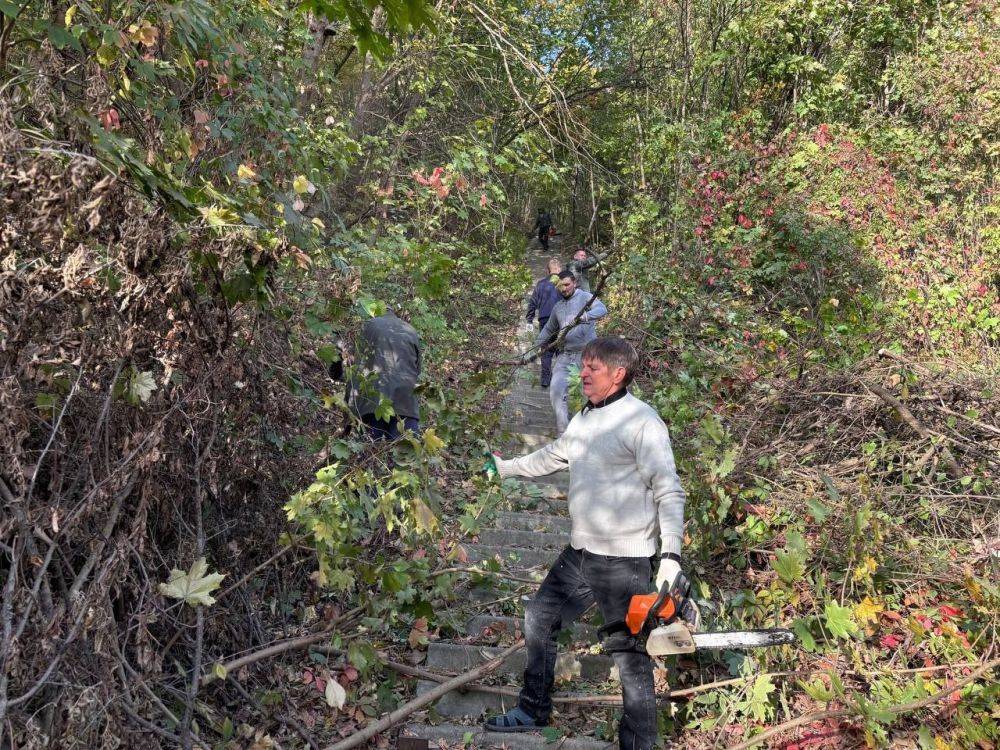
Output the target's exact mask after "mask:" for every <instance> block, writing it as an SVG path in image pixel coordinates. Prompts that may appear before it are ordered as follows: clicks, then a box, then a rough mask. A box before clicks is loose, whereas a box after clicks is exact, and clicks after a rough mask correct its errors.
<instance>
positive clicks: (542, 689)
mask: <svg viewBox="0 0 1000 750" xmlns="http://www.w3.org/2000/svg"><path fill="white" fill-rule="evenodd" d="M652 578H653V562H652V560H651V559H650V558H648V557H607V556H605V555H595V554H594V553H592V552H587V551H586V550H577V549H573V548H572V547H566V549H564V550H563V551H562V554H560V555H559V558H558V559H557V560H556V561H555V563H554V564H553V565H552V567H551V568H550V569H549V572H548V575H546V576H545V580H544V581H542V585H541V586H540V587H539V589H538V591H537V592H536V593H535V596H534V598H533V599H532V600H531V602H529V603H528V606H527V608H526V610H525V613H524V636H525V639H526V642H527V643H526V646H527V657H528V661H527V666H526V667H525V670H524V687H523V688H521V694H520V696H519V698H518V706H519V707H520V708H521V709H522V710H523V711H526V712H527V713H528V714H530V715H531V716H533V717H534V718H535V719H536V720H537V721H539V722H540V723H542V724H545V723H548V720H549V715H550V714H551V713H552V697H551V696H552V685H553V682H554V681H555V667H556V640H555V636H556V633H558V632H559V631H560V630H562V629H563V628H565V627H568V626H569V625H571V624H572V623H573V621H574V620H576V619H577V618H578V617H579V616H580V615H581V614H583V613H584V612H585V611H586V610H587V609H588V608H589V607H590V605H591V604H592V603H594V602H595V601H596V602H597V606H598V607H599V608H600V610H601V614H602V615H603V616H604V621H605V622H613V621H615V620H622V619H624V618H625V613H626V612H627V611H628V605H629V601H630V600H631V599H632V595H633V594H648V593H649V592H650V591H652V590H653V582H652ZM633 645H634V648H633V649H632V650H628V643H627V642H626V644H625V647H626V650H623V651H616V652H615V653H614V654H613V657H614V660H615V664H616V665H617V666H618V674H619V677H620V679H621V683H622V697H623V699H624V708H625V711H624V715H623V716H622V720H621V723H620V724H619V726H618V742H619V747H621V748H623V750H650V749H651V748H652V747H653V746H654V745H655V744H656V692H655V690H654V688H653V662H652V659H650V658H649V656H648V655H647V654H646V652H645V649H642V646H641V645H639V644H633Z"/></svg>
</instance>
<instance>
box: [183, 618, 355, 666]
mask: <svg viewBox="0 0 1000 750" xmlns="http://www.w3.org/2000/svg"><path fill="white" fill-rule="evenodd" d="M363 610H364V605H361V606H358V607H355V608H354V609H352V610H351V611H350V612H348V613H346V614H344V615H341V616H340V617H338V618H337V619H335V620H333V621H332V622H331V623H330V624H329V625H327V626H326V627H325V628H323V630H321V631H320V632H318V633H312V634H311V635H300V636H299V637H298V638H289V639H287V640H284V641H279V642H278V643H274V644H272V645H270V646H268V647H267V648H262V649H261V650H260V651H254V652H252V653H249V654H247V655H246V656H241V657H239V658H238V659H233V660H231V661H228V662H226V663H225V664H223V665H222V672H223V674H227V675H228V674H230V673H231V672H232V671H233V670H235V669H240V668H241V667H245V666H247V665H248V664H254V663H256V662H258V661H261V660H263V659H268V658H270V657H272V656H277V655H278V654H283V653H285V652H286V651H294V650H295V649H299V648H305V647H306V646H312V645H313V644H315V643H319V642H320V641H322V640H326V639H327V638H329V637H330V636H331V635H332V634H333V632H334V629H335V628H336V627H337V626H338V625H341V624H342V623H344V622H346V621H348V620H350V619H351V618H353V617H355V616H357V615H359V614H361V612H362V611H363ZM217 677H218V675H217V674H216V670H215V669H213V670H212V671H211V672H208V673H206V674H203V675H202V677H201V681H200V684H201V685H207V684H208V683H210V682H213V681H214V680H215V679H217Z"/></svg>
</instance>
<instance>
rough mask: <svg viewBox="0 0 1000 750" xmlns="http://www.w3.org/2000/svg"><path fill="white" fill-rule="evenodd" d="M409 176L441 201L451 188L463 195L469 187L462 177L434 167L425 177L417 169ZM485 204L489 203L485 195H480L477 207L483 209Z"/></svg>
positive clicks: (449, 192) (442, 168)
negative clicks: (431, 191) (432, 192)
mask: <svg viewBox="0 0 1000 750" xmlns="http://www.w3.org/2000/svg"><path fill="white" fill-rule="evenodd" d="M410 174H411V176H412V177H413V179H414V181H415V182H416V183H417V184H419V185H423V186H424V187H428V188H430V189H431V190H433V191H434V193H435V194H436V195H437V197H438V198H440V199H441V200H444V199H445V198H447V197H448V196H449V195H451V190H452V188H454V189H455V190H456V191H457V192H459V193H464V192H465V191H466V190H468V189H469V187H470V185H469V181H468V180H467V179H466V178H465V177H464V176H463V175H461V174H459V173H457V172H452V173H449V172H447V171H446V170H445V168H444V167H434V169H433V171H432V172H431V173H430V175H425V174H424V173H423V172H422V171H421V170H419V169H414V170H413V172H411V173H410ZM487 203H489V198H487V197H486V193H481V194H480V196H479V207H480V208H485V207H486V204H487Z"/></svg>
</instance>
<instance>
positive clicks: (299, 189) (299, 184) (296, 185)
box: [292, 174, 316, 195]
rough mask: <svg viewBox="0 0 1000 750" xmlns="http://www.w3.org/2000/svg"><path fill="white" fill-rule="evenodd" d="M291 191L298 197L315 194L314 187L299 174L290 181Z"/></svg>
mask: <svg viewBox="0 0 1000 750" xmlns="http://www.w3.org/2000/svg"><path fill="white" fill-rule="evenodd" d="M292 190H294V191H295V192H296V193H298V194H299V195H303V194H304V193H314V192H316V186H315V185H313V184H312V183H311V182H309V180H308V179H307V178H306V176H305V175H304V174H300V175H299V176H298V177H296V178H295V179H294V180H292Z"/></svg>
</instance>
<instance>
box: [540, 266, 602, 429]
mask: <svg viewBox="0 0 1000 750" xmlns="http://www.w3.org/2000/svg"><path fill="white" fill-rule="evenodd" d="M557 287H558V289H559V294H560V295H561V296H562V299H561V300H559V301H558V302H556V304H555V305H554V306H553V307H552V314H551V315H549V320H548V322H547V323H546V324H545V327H543V328H542V330H541V331H539V332H538V338H536V339H535V348H536V350H539V349H541V348H542V347H545V346H547V345H548V344H549V343H550V342H552V341H555V340H556V339H557V338H558V336H559V334H560V332H561V331H562V330H563V329H564V328H567V327H569V326H571V325H573V321H575V320H576V317H577V315H580V320H579V321H578V322H577V325H575V326H573V327H572V328H571V329H570V330H569V331H568V332H567V333H566V338H565V340H564V341H563V342H562V346H561V347H560V350H559V352H558V353H557V354H556V357H555V360H554V362H553V363H552V381H551V383H549V400H550V401H551V402H552V410H553V411H554V412H555V414H556V429H557V430H558V431H559V433H560V434H561V433H562V432H564V431H565V430H566V425H568V424H569V404H568V399H569V375H570V372H569V371H570V368H571V367H574V366H575V367H579V366H580V352H582V351H583V347H585V346H586V345H587V344H588V343H590V342H591V341H593V340H594V339H595V338H597V330H596V328H595V327H594V323H595V321H598V320H600V319H601V318H603V317H604V316H605V315H607V314H608V308H606V307H605V306H604V303H603V302H601V301H600V300H599V299H594V301H593V303H591V299H593V297H594V295H593V294H591V293H590V292H584V291H582V290H580V289H577V288H576V278H575V277H574V276H573V272H572V271H562V272H561V273H560V274H559V283H558V284H557ZM588 304H590V307H589V308H587V311H586V312H582V311H583V309H584V308H585V307H587V305H588ZM581 313H582V314H581ZM536 356H538V355H537V354H532V355H530V356H528V357H526V358H524V359H522V362H523V363H524V364H527V363H528V362H529V361H531V360H533V359H534V358H535V357H536Z"/></svg>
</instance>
